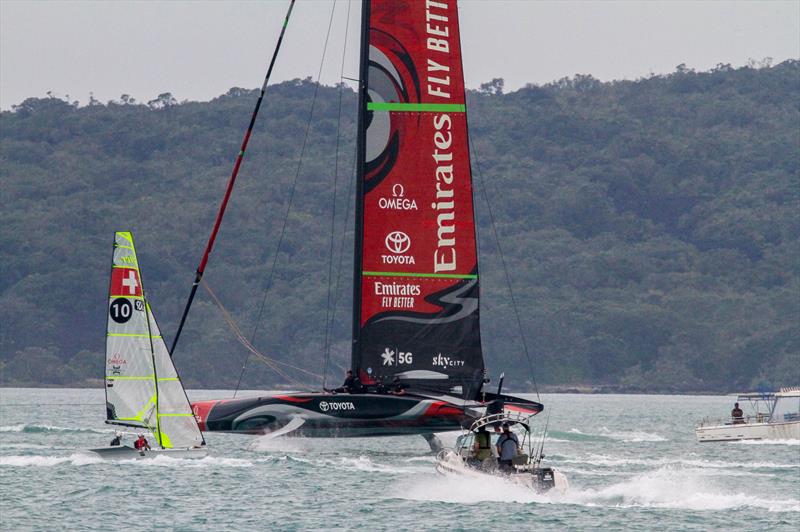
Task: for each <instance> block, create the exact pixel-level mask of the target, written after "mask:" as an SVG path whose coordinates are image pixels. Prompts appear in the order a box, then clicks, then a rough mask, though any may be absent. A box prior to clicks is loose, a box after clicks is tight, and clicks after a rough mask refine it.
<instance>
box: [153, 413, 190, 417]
mask: <svg viewBox="0 0 800 532" xmlns="http://www.w3.org/2000/svg"><path fill="white" fill-rule="evenodd" d="M193 416H194V414H158V417H193Z"/></svg>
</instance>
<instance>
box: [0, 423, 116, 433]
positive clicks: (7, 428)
mask: <svg viewBox="0 0 800 532" xmlns="http://www.w3.org/2000/svg"><path fill="white" fill-rule="evenodd" d="M0 432H93V433H95V434H108V433H110V432H113V429H105V430H98V429H90V428H82V427H59V426H56V425H36V424H24V423H19V424H17V425H3V426H0Z"/></svg>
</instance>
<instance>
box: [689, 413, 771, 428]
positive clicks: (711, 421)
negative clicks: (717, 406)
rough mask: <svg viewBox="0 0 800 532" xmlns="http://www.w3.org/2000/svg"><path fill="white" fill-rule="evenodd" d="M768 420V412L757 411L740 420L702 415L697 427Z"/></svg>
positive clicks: (765, 421)
mask: <svg viewBox="0 0 800 532" xmlns="http://www.w3.org/2000/svg"><path fill="white" fill-rule="evenodd" d="M768 421H769V414H765V413H759V414H755V415H752V416H744V417H743V418H742V419H741V420H734V419H732V418H730V417H728V418H711V417H704V418H703V420H702V421H701V422H700V425H699V427H719V426H722V425H749V424H753V423H767V422H768Z"/></svg>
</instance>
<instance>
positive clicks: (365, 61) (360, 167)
mask: <svg viewBox="0 0 800 532" xmlns="http://www.w3.org/2000/svg"><path fill="white" fill-rule="evenodd" d="M370 1H371V0H363V1H362V2H361V56H360V60H359V68H358V72H359V73H358V80H359V87H358V129H357V130H356V198H355V202H356V205H355V230H354V232H353V234H354V236H355V242H354V245H353V338H352V352H351V362H350V369H352V370H353V371H356V372H357V371H358V370H359V369H360V368H358V367H357V366H359V364H360V356H359V346H358V341H359V337H360V335H361V269H362V266H361V258H362V250H363V244H364V231H363V230H362V229H363V221H364V173H365V171H366V144H367V135H366V125H367V100H368V95H367V88H368V86H369V84H368V81H369V80H368V77H369V11H370Z"/></svg>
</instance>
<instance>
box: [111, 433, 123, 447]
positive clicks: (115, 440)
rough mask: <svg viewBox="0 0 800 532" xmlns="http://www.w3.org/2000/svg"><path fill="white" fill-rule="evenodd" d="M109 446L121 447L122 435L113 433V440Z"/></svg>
mask: <svg viewBox="0 0 800 532" xmlns="http://www.w3.org/2000/svg"><path fill="white" fill-rule="evenodd" d="M109 445H110V446H111V447H118V446H120V445H122V433H121V432H115V433H114V438H113V439H112V440H111V443H109Z"/></svg>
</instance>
